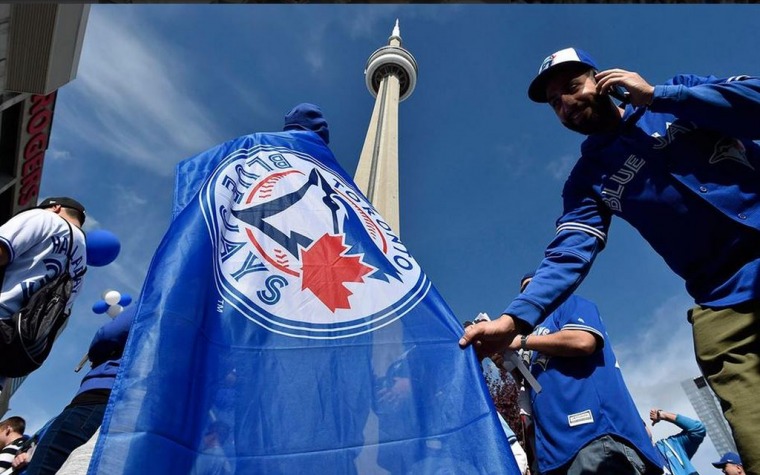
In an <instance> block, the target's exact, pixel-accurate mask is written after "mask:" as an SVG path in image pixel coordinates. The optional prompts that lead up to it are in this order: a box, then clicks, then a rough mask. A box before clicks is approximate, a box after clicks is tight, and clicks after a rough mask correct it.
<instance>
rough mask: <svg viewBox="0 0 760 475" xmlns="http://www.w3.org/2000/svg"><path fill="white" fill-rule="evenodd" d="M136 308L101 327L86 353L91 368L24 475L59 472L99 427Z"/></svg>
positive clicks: (40, 445)
mask: <svg viewBox="0 0 760 475" xmlns="http://www.w3.org/2000/svg"><path fill="white" fill-rule="evenodd" d="M136 307H137V306H136V305H132V306H129V307H127V308H125V309H124V311H123V312H121V313H120V314H119V315H117V316H116V318H114V319H113V320H111V321H109V322H108V323H106V324H105V325H103V326H102V327H100V329H99V330H98V332H97V333H96V334H95V336H94V337H93V339H92V342H91V343H90V349H89V351H88V352H87V355H88V358H89V360H90V362H91V366H92V369H90V371H89V372H88V373H87V374H86V375H85V376H84V378H82V383H81V384H80V385H79V391H77V393H76V395H75V396H74V399H72V401H71V403H70V404H69V405H68V406H66V408H65V409H64V410H63V411H62V412H61V413H60V414H59V415H58V416H56V418H55V419H54V420H53V421H52V423H51V424H50V426H49V427H48V429H47V430H46V431H45V433H44V434H43V435H42V437H41V438H40V441H39V443H38V445H37V447H36V448H35V449H34V453H33V456H32V458H31V460H30V461H29V465H28V466H27V467H26V472H24V473H25V474H26V475H41V474H50V475H52V474H54V473H56V472H57V471H58V469H59V468H61V466H62V465H63V463H64V462H65V461H66V458H67V457H68V456H69V454H70V453H71V452H72V451H73V450H74V449H76V448H77V447H79V446H80V445H82V444H84V443H85V442H87V441H88V440H89V439H90V437H92V435H93V434H94V433H95V431H96V430H98V428H99V427H100V424H101V423H102V422H103V415H104V413H105V410H106V405H107V404H108V398H109V397H110V395H111V388H112V387H113V383H114V381H115V379H116V373H117V372H118V370H119V365H120V363H121V356H122V353H123V351H124V345H125V344H126V342H127V336H128V335H129V328H130V327H131V326H132V320H133V319H134V316H135V310H136ZM18 462H19V461H17V463H18Z"/></svg>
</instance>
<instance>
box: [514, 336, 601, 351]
mask: <svg viewBox="0 0 760 475" xmlns="http://www.w3.org/2000/svg"><path fill="white" fill-rule="evenodd" d="M596 345H597V342H596V337H595V336H594V335H592V334H591V333H589V332H587V331H584V330H560V331H558V332H556V333H549V334H547V335H526V336H525V344H524V345H523V344H522V338H521V337H520V339H519V340H518V339H515V341H513V345H511V347H512V348H513V349H518V348H523V347H524V349H527V350H534V351H538V352H540V353H543V354H545V355H549V356H566V357H576V356H588V355H590V354H592V353H593V352H594V351H596Z"/></svg>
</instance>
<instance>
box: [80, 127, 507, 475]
mask: <svg viewBox="0 0 760 475" xmlns="http://www.w3.org/2000/svg"><path fill="white" fill-rule="evenodd" d="M174 211H175V214H174V219H173V220H172V222H171V225H170V227H169V229H168V231H167V233H166V235H165V237H164V239H163V241H162V243H161V245H160V246H159V248H158V250H157V251H156V254H155V256H154V258H153V261H152V263H151V266H150V269H149V271H148V275H147V278H146V282H145V285H144V288H143V291H142V297H141V299H140V302H139V303H138V305H139V307H138V309H137V315H136V318H135V322H134V325H133V327H132V330H131V333H130V337H129V341H128V343H127V347H126V350H125V354H124V358H123V362H122V369H121V371H120V373H119V375H118V378H117V381H116V384H115V386H114V389H113V393H112V396H111V399H110V402H109V405H108V409H107V412H106V417H105V420H104V422H103V425H102V428H101V435H100V438H99V440H98V443H97V446H96V450H95V454H94V456H93V460H92V462H91V465H90V469H89V473H90V474H99V475H114V474H121V473H151V474H152V473H156V474H182V475H186V474H198V475H208V474H232V473H238V474H299V473H309V474H376V473H377V474H382V473H393V474H397V473H413V474H457V475H462V474H517V473H519V472H518V469H517V466H516V464H515V461H514V458H513V456H512V454H511V452H510V450H509V445H508V443H507V440H506V437H505V435H504V433H503V430H502V428H501V426H500V423H499V420H498V419H497V416H496V413H495V412H494V409H493V405H492V403H491V401H490V397H489V395H488V390H487V388H486V386H485V383H484V380H483V376H482V372H481V368H480V365H479V363H478V362H477V360H476V358H475V356H474V353H473V352H472V350H471V349H468V350H466V351H462V350H460V349H459V347H458V346H457V341H458V339H459V336H460V333H461V325H460V323H459V322H458V320H457V319H456V318H455V316H454V315H453V314H452V312H451V310H450V309H449V308H448V307H447V306H446V304H445V303H444V301H443V300H442V299H441V297H440V295H439V294H438V292H437V291H436V290H435V288H434V287H433V286H432V285H431V283H430V281H429V280H428V278H427V277H426V276H425V274H424V273H423V272H422V269H420V266H419V264H418V263H417V262H416V261H415V260H414V258H413V257H412V255H411V253H410V252H409V250H408V249H407V247H406V246H405V245H404V244H403V242H402V241H401V240H400V239H399V237H398V236H397V235H396V234H395V233H394V230H393V229H391V228H390V227H389V226H388V225H387V224H386V223H385V222H384V221H383V218H382V217H381V216H379V215H378V213H377V212H376V210H375V209H374V208H373V206H372V205H371V204H370V203H369V202H368V201H367V199H366V198H365V197H364V196H363V194H362V193H361V192H360V191H359V190H358V189H357V188H356V186H355V185H354V183H353V181H352V180H351V178H350V177H349V176H348V175H347V174H346V173H345V172H344V171H343V170H342V169H341V168H340V166H339V165H338V164H337V162H336V160H335V158H334V156H333V154H332V152H331V151H330V150H329V149H328V148H327V146H326V144H325V143H324V142H323V140H322V139H321V138H320V136H319V135H317V134H316V133H313V132H311V131H308V130H294V131H286V132H279V133H266V134H252V135H247V136H244V137H240V138H238V139H235V140H232V141H229V142H227V143H225V144H222V145H220V146H218V147H216V148H214V149H212V150H209V151H207V152H205V153H202V154H200V155H198V156H196V157H193V158H191V159H188V160H186V161H185V162H183V163H181V164H180V165H179V166H178V173H177V189H176V190H175V208H174Z"/></svg>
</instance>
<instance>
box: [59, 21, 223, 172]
mask: <svg viewBox="0 0 760 475" xmlns="http://www.w3.org/2000/svg"><path fill="white" fill-rule="evenodd" d="M117 15H118V16H117ZM125 16H126V18H125ZM189 74H191V71H189V70H188V67H186V66H185V64H184V63H183V62H182V61H181V55H180V54H178V52H177V51H175V50H173V48H172V45H170V44H168V43H165V42H162V41H161V40H160V39H159V38H158V37H157V36H154V35H152V34H151V32H150V30H148V29H146V28H140V27H139V25H136V24H135V23H134V22H133V21H131V20H130V18H129V13H128V11H127V10H124V9H109V10H103V9H93V11H92V14H91V16H90V19H89V22H88V26H87V32H86V36H85V45H84V49H83V53H82V59H81V62H80V66H79V72H78V77H77V80H76V81H74V82H73V83H72V85H71V86H70V87H71V93H72V94H74V95H75V96H76V99H75V100H73V101H66V104H71V103H77V102H80V103H81V104H79V105H78V106H77V107H70V108H68V109H64V110H61V111H59V112H60V113H61V114H62V115H63V116H64V117H63V118H65V120H62V121H60V123H61V124H62V125H61V127H64V128H65V129H67V131H69V132H71V133H73V134H74V136H76V137H77V138H79V139H81V140H84V141H85V142H87V143H90V144H92V145H94V146H96V147H98V148H104V145H103V144H108V145H107V147H108V149H109V152H110V153H112V154H113V155H115V156H118V157H120V158H121V159H122V160H125V161H129V162H132V163H136V164H138V165H140V166H143V167H145V168H147V169H149V170H152V171H154V172H158V173H160V174H162V175H169V174H171V172H172V170H173V166H174V165H175V164H176V163H177V162H178V161H179V160H180V159H182V158H185V157H187V156H189V155H191V154H193V153H197V152H199V151H201V150H204V149H205V148H208V147H209V146H210V145H213V144H215V143H216V141H217V138H218V137H219V136H220V134H219V133H218V131H217V130H216V127H215V125H214V123H213V122H212V121H211V120H210V115H209V114H208V113H207V112H206V111H205V110H204V108H203V106H202V105H201V104H200V103H199V102H197V101H196V100H195V99H194V98H193V97H192V95H191V94H190V93H189V92H188V91H187V90H186V89H185V88H184V85H185V82H184V81H183V78H184V77H186V76H187V75H189ZM85 111H87V112H85Z"/></svg>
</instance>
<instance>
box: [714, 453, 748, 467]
mask: <svg viewBox="0 0 760 475" xmlns="http://www.w3.org/2000/svg"><path fill="white" fill-rule="evenodd" d="M727 463H732V464H734V465H741V464H742V459H740V458H739V454H737V453H734V452H726V453H725V454H723V457H721V458H720V460H718V461H717V462H713V467H715V468H723V467H725V466H726V464H727Z"/></svg>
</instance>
